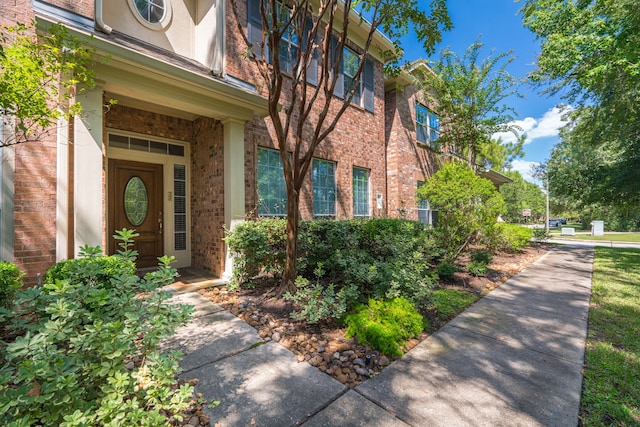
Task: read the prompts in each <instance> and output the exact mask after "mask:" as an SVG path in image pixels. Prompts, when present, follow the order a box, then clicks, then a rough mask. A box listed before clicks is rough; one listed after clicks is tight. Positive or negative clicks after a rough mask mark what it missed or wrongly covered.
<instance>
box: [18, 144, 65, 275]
mask: <svg viewBox="0 0 640 427" xmlns="http://www.w3.org/2000/svg"><path fill="white" fill-rule="evenodd" d="M15 150H16V155H15V174H14V190H15V191H14V261H15V263H16V265H17V266H18V267H19V268H20V269H21V270H23V271H24V272H25V273H26V274H25V277H24V283H25V284H28V285H32V284H35V283H36V281H37V274H38V273H41V274H44V273H45V272H46V270H47V269H48V268H49V267H51V266H52V265H53V264H54V263H55V261H56V139H55V131H53V132H51V133H50V134H49V135H43V136H42V137H41V138H40V139H39V140H38V141H33V142H27V143H24V144H19V145H17V146H16V147H15Z"/></svg>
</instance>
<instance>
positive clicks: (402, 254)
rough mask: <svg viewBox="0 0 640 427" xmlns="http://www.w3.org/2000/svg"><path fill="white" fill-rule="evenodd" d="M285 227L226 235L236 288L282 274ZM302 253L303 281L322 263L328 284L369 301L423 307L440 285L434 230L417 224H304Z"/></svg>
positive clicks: (243, 228)
mask: <svg viewBox="0 0 640 427" xmlns="http://www.w3.org/2000/svg"><path fill="white" fill-rule="evenodd" d="M285 228H286V223H285V221H284V220H280V219H277V220H273V219H265V220H259V221H248V222H245V223H242V224H240V225H238V226H237V227H236V228H234V230H233V231H230V232H228V233H227V237H226V241H227V243H228V244H229V247H230V249H231V252H232V253H234V255H235V259H234V271H233V277H234V280H235V283H236V284H238V285H245V286H246V284H247V283H248V281H249V280H250V279H251V278H252V277H255V276H257V275H258V274H260V273H271V274H274V276H277V275H278V274H279V273H281V272H282V270H283V268H284V260H285V258H284V254H285V243H286V239H285ZM298 249H299V252H298V255H299V256H298V273H299V274H300V275H301V276H302V277H306V278H309V277H313V269H314V268H315V266H316V265H318V264H319V263H321V264H322V266H323V267H322V268H323V271H324V277H325V279H326V281H328V282H332V283H341V284H344V285H345V286H348V285H353V286H356V287H357V288H358V292H359V293H360V294H361V295H362V296H363V298H364V299H365V300H366V299H367V298H369V297H372V298H381V297H387V298H392V297H396V296H405V297H406V298H409V299H410V300H411V301H413V302H415V303H416V304H420V303H421V302H423V301H424V300H426V299H427V298H428V296H429V293H430V292H431V289H432V288H433V287H434V286H435V284H436V281H435V278H434V276H433V274H432V273H431V272H430V265H429V261H430V260H431V259H432V252H435V247H434V241H433V238H432V237H431V231H430V230H429V229H427V228H426V226H425V225H424V224H422V223H420V222H417V221H408V220H401V219H386V218H383V219H372V220H344V221H330V220H313V221H303V222H301V223H300V233H299V236H298ZM334 292H335V290H334Z"/></svg>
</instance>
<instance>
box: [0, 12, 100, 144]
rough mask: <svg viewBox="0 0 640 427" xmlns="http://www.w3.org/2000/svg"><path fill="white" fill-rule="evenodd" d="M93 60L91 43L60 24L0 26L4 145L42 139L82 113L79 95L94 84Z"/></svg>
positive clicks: (0, 137)
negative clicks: (61, 120)
mask: <svg viewBox="0 0 640 427" xmlns="http://www.w3.org/2000/svg"><path fill="white" fill-rule="evenodd" d="M93 64H94V60H93V51H92V49H91V48H89V47H87V46H86V45H85V43H84V42H83V41H81V40H79V39H77V38H75V37H73V36H71V35H70V34H69V33H68V31H67V29H66V28H65V27H64V26H62V25H61V24H55V25H51V26H50V27H48V28H46V29H44V28H36V26H35V25H34V24H32V23H30V24H23V23H16V25H14V26H11V27H7V26H0V127H1V128H2V129H0V146H7V145H14V144H19V143H24V142H29V141H37V140H38V139H39V138H40V137H41V135H42V133H43V132H45V131H46V130H47V129H48V128H50V127H51V126H52V125H54V124H55V123H56V121H57V120H58V119H59V118H61V117H65V118H67V119H69V118H71V117H74V116H78V115H79V114H80V113H81V111H82V107H81V105H80V103H78V102H75V96H76V95H77V93H78V91H80V90H82V89H81V88H91V87H92V86H93V85H94V74H93V71H92V66H93ZM2 130H5V132H2Z"/></svg>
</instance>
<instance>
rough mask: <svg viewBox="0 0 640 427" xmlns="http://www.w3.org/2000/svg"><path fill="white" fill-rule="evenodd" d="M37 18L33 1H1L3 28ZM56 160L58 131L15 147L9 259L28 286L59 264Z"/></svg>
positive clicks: (0, 21) (1, 23) (0, 22)
mask: <svg viewBox="0 0 640 427" xmlns="http://www.w3.org/2000/svg"><path fill="white" fill-rule="evenodd" d="M33 19H34V14H33V10H32V9H31V1H30V0H2V1H0V25H5V26H15V25H16V23H17V22H20V23H25V24H28V23H30V22H31V21H32V20H33ZM56 161H57V160H56V134H55V130H51V131H49V132H45V133H44V134H43V135H41V137H40V138H39V140H38V141H32V142H28V143H23V144H19V145H16V146H15V163H14V236H13V239H14V241H13V246H14V258H13V260H11V259H6V260H7V261H13V262H15V263H16V265H17V266H18V267H19V268H20V269H21V270H23V271H24V272H25V277H24V282H25V284H28V285H33V284H35V283H36V282H37V275H38V273H41V274H43V273H45V271H46V270H47V269H48V268H49V267H50V266H51V265H53V264H54V263H55V257H56V252H55V251H56V224H55V221H56ZM5 214H6V213H5Z"/></svg>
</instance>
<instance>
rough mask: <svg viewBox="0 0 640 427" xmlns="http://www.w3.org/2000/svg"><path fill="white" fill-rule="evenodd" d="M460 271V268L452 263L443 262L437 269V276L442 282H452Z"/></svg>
mask: <svg viewBox="0 0 640 427" xmlns="http://www.w3.org/2000/svg"><path fill="white" fill-rule="evenodd" d="M457 271H459V269H458V267H456V266H455V265H454V264H453V263H451V262H446V261H443V262H441V263H440V264H439V265H438V266H437V267H436V274H437V275H438V277H439V278H440V279H442V280H452V279H453V275H454V274H455V273H456V272H457Z"/></svg>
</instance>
